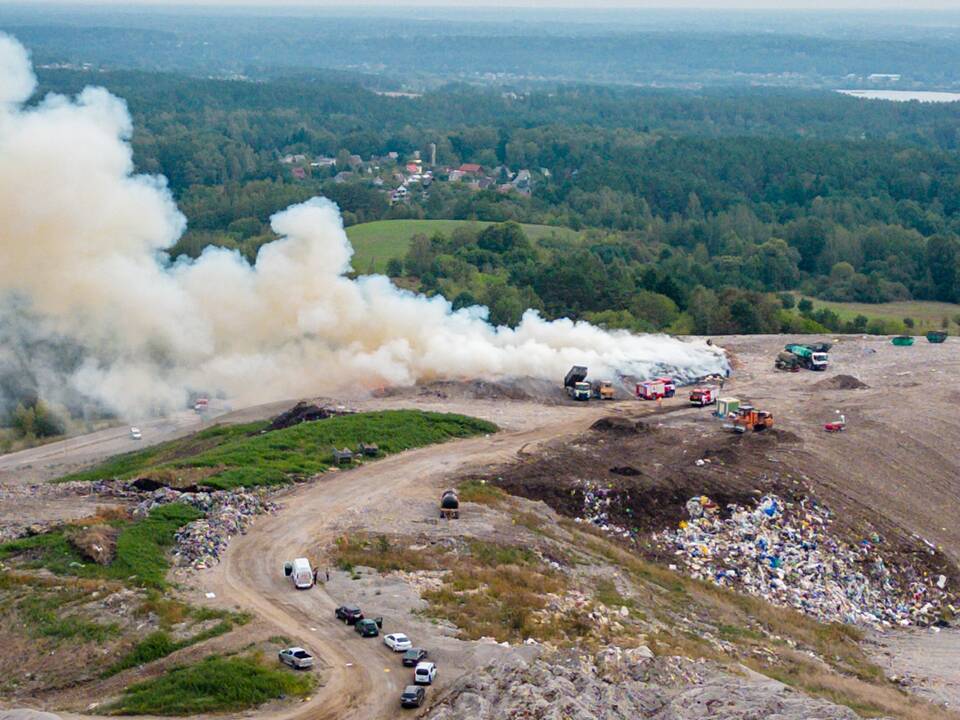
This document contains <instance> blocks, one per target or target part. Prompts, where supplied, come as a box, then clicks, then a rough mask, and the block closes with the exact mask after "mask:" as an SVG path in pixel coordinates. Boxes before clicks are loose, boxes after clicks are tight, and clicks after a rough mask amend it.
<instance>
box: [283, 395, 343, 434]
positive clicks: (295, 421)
mask: <svg viewBox="0 0 960 720" xmlns="http://www.w3.org/2000/svg"><path fill="white" fill-rule="evenodd" d="M332 414H333V413H331V412H330V411H329V410H328V409H327V408H323V407H320V406H319V405H313V404H310V403H306V402H303V401H300V402H298V403H297V404H296V405H294V406H293V407H292V408H290V409H289V410H287V411H285V412H282V413H280V414H279V415H277V416H276V417H275V418H274V419H273V422H271V423H270V426H269V428H268V430H282V429H283V428H288V427H293V426H294V425H299V424H300V423H303V422H313V421H314V420H326V419H327V418H328V417H330V416H331V415H332Z"/></svg>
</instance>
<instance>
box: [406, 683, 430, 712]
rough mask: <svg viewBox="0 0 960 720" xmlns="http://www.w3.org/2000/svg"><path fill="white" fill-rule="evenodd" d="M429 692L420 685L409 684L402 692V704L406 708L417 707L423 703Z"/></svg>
mask: <svg viewBox="0 0 960 720" xmlns="http://www.w3.org/2000/svg"><path fill="white" fill-rule="evenodd" d="M426 697H427V692H426V691H425V690H424V689H423V688H422V687H420V686H419V685H407V686H406V687H405V688H404V689H403V692H402V693H400V705H401V706H402V707H405V708H417V707H420V706H421V705H423V701H424V700H425V699H426Z"/></svg>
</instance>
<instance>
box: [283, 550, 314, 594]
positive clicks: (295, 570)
mask: <svg viewBox="0 0 960 720" xmlns="http://www.w3.org/2000/svg"><path fill="white" fill-rule="evenodd" d="M283 574H284V575H286V576H287V577H289V578H290V579H291V580H293V586H294V587H295V588H297V589H299V590H306V589H307V588H309V587H313V569H312V568H311V567H310V561H309V560H307V559H306V558H297V559H296V560H294V561H293V562H288V563H284V566H283Z"/></svg>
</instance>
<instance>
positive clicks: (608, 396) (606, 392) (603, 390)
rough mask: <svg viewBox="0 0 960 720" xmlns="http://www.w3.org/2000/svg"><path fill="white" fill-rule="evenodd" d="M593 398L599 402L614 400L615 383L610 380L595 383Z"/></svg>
mask: <svg viewBox="0 0 960 720" xmlns="http://www.w3.org/2000/svg"><path fill="white" fill-rule="evenodd" d="M593 396H594V397H595V398H597V399H598V400H613V399H614V390H613V383H612V382H610V381H609V380H598V381H596V382H595V383H593Z"/></svg>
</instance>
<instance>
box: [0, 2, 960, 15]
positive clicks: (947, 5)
mask: <svg viewBox="0 0 960 720" xmlns="http://www.w3.org/2000/svg"><path fill="white" fill-rule="evenodd" d="M7 2H10V0H0V4H6V3H7ZM13 2H15V3H16V4H20V5H25V4H26V5H43V4H51V5H52V4H57V5H65V4H70V5H123V6H127V7H129V6H131V5H152V6H165V7H173V6H203V5H207V6H212V5H215V6H219V7H229V6H231V5H235V6H242V7H256V6H260V7H264V8H268V7H270V6H271V5H273V6H282V5H286V6H296V7H318V8H325V9H330V8H336V9H340V10H347V9H349V8H350V7H355V6H358V5H362V6H365V7H371V6H384V7H391V8H396V7H402V6H407V7H428V6H429V7H443V8H458V7H462V8H465V9H476V8H480V7H525V8H555V7H563V8H577V9H590V8H662V9H690V8H703V9H714V10H723V9H751V10H786V9H792V10H824V11H830V10H899V11H901V12H907V11H909V10H920V9H925V10H956V11H958V12H960V0H596V2H586V1H585V0H480V1H479V2H475V1H474V0H392V2H384V0H350V2H349V3H344V2H343V0H282V1H281V2H275V3H271V2H268V1H265V0H202V2H198V1H197V0H13ZM13 2H10V4H13Z"/></svg>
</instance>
